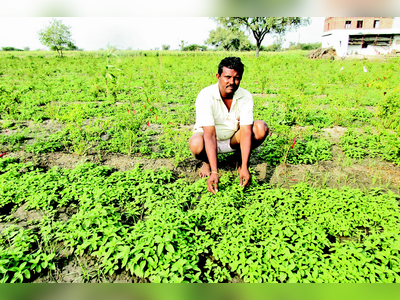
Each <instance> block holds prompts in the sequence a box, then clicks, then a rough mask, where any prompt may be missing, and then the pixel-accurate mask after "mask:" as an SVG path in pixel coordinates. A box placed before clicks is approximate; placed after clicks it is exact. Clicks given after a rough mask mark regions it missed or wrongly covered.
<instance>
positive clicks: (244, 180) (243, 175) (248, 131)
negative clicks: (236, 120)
mask: <svg viewBox="0 0 400 300" xmlns="http://www.w3.org/2000/svg"><path fill="white" fill-rule="evenodd" d="M252 131H253V125H242V126H240V151H241V153H242V165H241V168H240V171H239V184H240V185H241V186H245V187H246V186H248V185H249V184H250V181H251V175H250V172H249V166H248V163H249V158H250V152H251V135H252Z"/></svg>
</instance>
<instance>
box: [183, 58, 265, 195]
mask: <svg viewBox="0 0 400 300" xmlns="http://www.w3.org/2000/svg"><path fill="white" fill-rule="evenodd" d="M243 72H244V65H243V63H242V62H241V60H240V58H239V57H226V58H224V59H223V60H222V61H221V62H220V64H219V66H218V73H217V74H216V76H217V80H218V82H217V83H216V84H214V85H211V86H209V87H207V88H205V89H203V90H202V91H201V92H200V93H199V95H198V96H197V99H196V124H195V126H194V130H193V135H192V137H191V138H190V140H189V148H190V151H191V152H192V155H193V156H194V157H195V158H196V159H199V160H201V161H203V165H202V167H201V169H200V172H199V176H200V177H201V178H204V177H209V178H208V180H207V189H208V191H209V192H211V193H213V194H215V193H216V192H218V182H219V174H218V162H217V154H218V153H228V152H235V155H234V157H236V160H237V165H238V173H239V183H240V185H241V186H244V187H246V186H248V185H249V184H250V182H251V175H250V172H249V166H248V164H249V158H250V153H251V151H252V150H253V149H255V148H257V147H258V146H260V145H261V144H262V142H263V141H264V140H265V138H266V137H267V136H268V133H269V128H268V126H267V124H266V123H265V122H264V121H253V106H254V103H253V97H252V95H251V94H250V92H248V91H247V90H245V89H242V88H240V87H239V85H240V81H241V80H242V75H243Z"/></svg>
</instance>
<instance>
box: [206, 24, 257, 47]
mask: <svg viewBox="0 0 400 300" xmlns="http://www.w3.org/2000/svg"><path fill="white" fill-rule="evenodd" d="M204 43H205V44H207V45H212V46H215V47H216V49H219V50H226V51H237V50H249V49H250V48H251V44H250V41H249V39H248V37H247V36H246V34H245V33H244V32H243V31H241V30H236V29H230V28H224V27H221V26H218V27H217V29H216V30H211V31H210V35H209V37H208V39H207V40H205V41H204Z"/></svg>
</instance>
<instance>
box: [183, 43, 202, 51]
mask: <svg viewBox="0 0 400 300" xmlns="http://www.w3.org/2000/svg"><path fill="white" fill-rule="evenodd" d="M182 51H207V46H200V45H197V44H191V45H187V46H184V47H183V48H182Z"/></svg>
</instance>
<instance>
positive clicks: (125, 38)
mask: <svg viewBox="0 0 400 300" xmlns="http://www.w3.org/2000/svg"><path fill="white" fill-rule="evenodd" d="M52 19H53V18H51V17H0V47H15V48H19V49H23V48H24V47H29V48H30V50H36V49H47V48H46V47H45V46H43V45H42V44H41V43H40V41H39V38H38V32H39V31H40V30H41V29H43V28H45V27H46V26H47V25H48V24H49V23H50V22H51V20H52ZM57 19H60V20H62V22H63V23H64V24H65V25H68V26H70V27H71V33H72V39H73V40H74V42H75V45H76V46H77V47H79V48H81V49H83V50H87V51H91V50H99V49H100V48H103V49H105V48H107V45H108V44H110V45H112V46H116V47H117V48H118V49H121V50H124V49H127V48H128V47H131V48H132V49H133V50H138V49H139V50H150V49H153V50H154V49H157V48H159V49H161V47H162V45H170V49H171V50H173V49H179V44H180V43H181V41H182V40H183V41H185V44H186V45H190V44H198V45H204V41H205V40H206V39H207V38H208V36H209V33H210V31H211V30H214V29H216V27H217V23H216V22H215V21H213V20H212V19H210V18H207V17H60V18H57ZM324 19H325V18H324V17H316V18H314V17H312V18H311V19H310V20H311V24H309V25H308V26H303V27H300V28H299V29H297V30H291V31H290V32H288V33H287V34H286V36H285V39H286V41H285V44H284V46H288V45H289V42H290V41H292V42H296V43H297V42H300V43H315V42H320V41H321V34H322V31H323V23H324ZM250 36H251V35H250ZM274 39H275V37H273V36H266V38H265V39H264V41H263V43H262V44H263V45H264V46H268V45H270V44H272V43H273V41H274ZM252 42H253V43H254V40H252Z"/></svg>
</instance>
